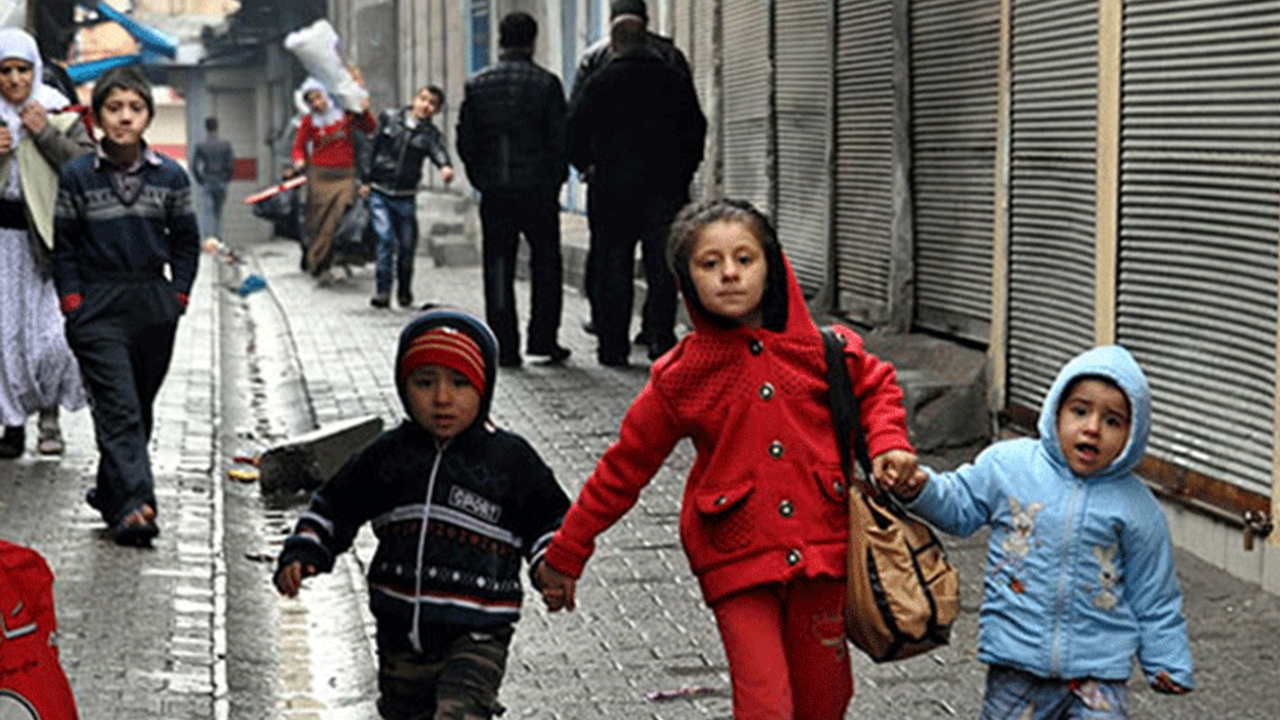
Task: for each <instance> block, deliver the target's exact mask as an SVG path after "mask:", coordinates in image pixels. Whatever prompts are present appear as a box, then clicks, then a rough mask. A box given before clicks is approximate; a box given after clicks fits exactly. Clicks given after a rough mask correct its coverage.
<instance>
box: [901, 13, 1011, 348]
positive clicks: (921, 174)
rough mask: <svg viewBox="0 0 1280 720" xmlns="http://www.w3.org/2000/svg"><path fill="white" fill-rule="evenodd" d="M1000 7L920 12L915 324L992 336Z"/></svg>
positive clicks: (914, 20) (915, 44) (914, 72)
mask: <svg viewBox="0 0 1280 720" xmlns="http://www.w3.org/2000/svg"><path fill="white" fill-rule="evenodd" d="M999 61H1000V2H999V0H963V1H960V0H916V1H915V2H913V3H912V5H911V93H912V95H911V108H912V181H913V182H912V185H913V190H914V208H915V217H914V221H915V230H916V233H915V253H916V255H915V269H916V325H918V326H920V327H924V328H928V329H930V330H934V331H937V332H941V333H946V334H949V335H955V336H959V337H963V338H967V339H969V340H974V341H977V342H980V343H984V344H985V343H986V342H987V341H988V340H989V338H990V336H991V257H992V255H991V247H992V246H991V239H992V235H993V232H994V220H993V216H994V213H995V208H994V202H995V200H994V191H995V148H996V100H997V92H998V87H997V74H998V72H999Z"/></svg>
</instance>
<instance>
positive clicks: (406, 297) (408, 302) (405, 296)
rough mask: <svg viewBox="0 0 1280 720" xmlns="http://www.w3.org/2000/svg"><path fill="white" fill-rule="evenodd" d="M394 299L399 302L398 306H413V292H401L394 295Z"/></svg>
mask: <svg viewBox="0 0 1280 720" xmlns="http://www.w3.org/2000/svg"><path fill="white" fill-rule="evenodd" d="M396 301H397V302H399V303H400V307H402V308H408V307H413V293H410V292H402V293H400V294H399V296H397V297H396Z"/></svg>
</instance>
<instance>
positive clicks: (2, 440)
mask: <svg viewBox="0 0 1280 720" xmlns="http://www.w3.org/2000/svg"><path fill="white" fill-rule="evenodd" d="M26 445H27V428H26V427H24V426H22V425H12V426H9V427H6V428H5V429H4V437H0V458H3V459H5V460H12V459H13V458H16V457H21V456H22V450H23V448H25V447H26Z"/></svg>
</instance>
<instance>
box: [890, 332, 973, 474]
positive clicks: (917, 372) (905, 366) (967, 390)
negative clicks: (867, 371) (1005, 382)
mask: <svg viewBox="0 0 1280 720" xmlns="http://www.w3.org/2000/svg"><path fill="white" fill-rule="evenodd" d="M865 341H866V346H867V350H869V351H870V352H871V353H872V354H873V355H875V356H876V357H878V358H880V359H881V360H886V361H888V362H890V363H892V364H893V366H894V368H896V369H897V371H898V383H899V384H900V385H901V386H902V395H903V398H902V402H903V405H905V406H906V410H907V429H908V430H909V432H910V436H911V442H912V443H913V444H914V445H915V446H916V449H917V450H918V451H919V452H931V451H936V450H940V449H942V448H951V447H960V446H966V445H971V444H974V443H981V442H986V441H987V440H989V439H990V438H991V432H992V418H991V412H990V410H989V408H988V407H987V356H986V354H985V353H983V352H982V351H980V350H975V349H973V348H967V347H964V346H962V345H958V344H956V343H954V342H948V341H945V340H942V339H939V338H935V337H931V336H928V335H918V334H912V335H884V336H879V335H867V336H865Z"/></svg>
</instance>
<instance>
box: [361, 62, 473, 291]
mask: <svg viewBox="0 0 1280 720" xmlns="http://www.w3.org/2000/svg"><path fill="white" fill-rule="evenodd" d="M443 104H444V90H441V89H440V88H439V87H436V86H435V85H428V86H426V87H423V88H419V90H418V93H417V94H416V95H414V97H413V104H412V105H410V106H409V107H407V108H392V109H389V110H384V111H383V113H382V115H381V117H379V118H378V129H377V131H376V132H375V133H374V135H373V148H372V150H371V151H370V157H369V160H368V166H367V167H366V168H365V169H364V178H363V180H364V182H363V184H362V185H361V187H360V194H361V195H363V196H364V197H367V198H368V199H369V214H370V223H371V224H372V226H373V234H374V235H375V236H376V237H377V243H378V244H377V249H376V267H377V271H376V281H375V289H374V295H373V297H372V298H371V299H370V300H369V304H371V305H373V306H374V307H376V308H385V307H387V306H388V305H390V304H391V284H392V280H393V279H394V280H395V282H396V283H397V285H398V288H399V289H398V290H397V291H396V295H397V299H398V300H399V301H400V307H409V306H411V305H413V259H414V254H415V253H416V252H417V247H418V213H417V209H416V207H415V203H414V200H415V198H416V196H417V192H418V183H419V182H421V181H422V164H423V162H424V161H425V160H426V159H427V158H430V159H431V162H432V163H434V164H435V166H436V167H437V168H439V169H440V179H441V180H442V181H444V182H445V183H446V184H447V183H450V182H452V181H453V164H452V163H450V162H449V151H448V150H446V149H445V147H444V138H443V137H442V136H441V135H440V131H439V130H437V129H436V126H435V125H434V124H432V122H431V118H432V116H434V115H435V114H436V112H438V111H439V110H440V106H441V105H443Z"/></svg>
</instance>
